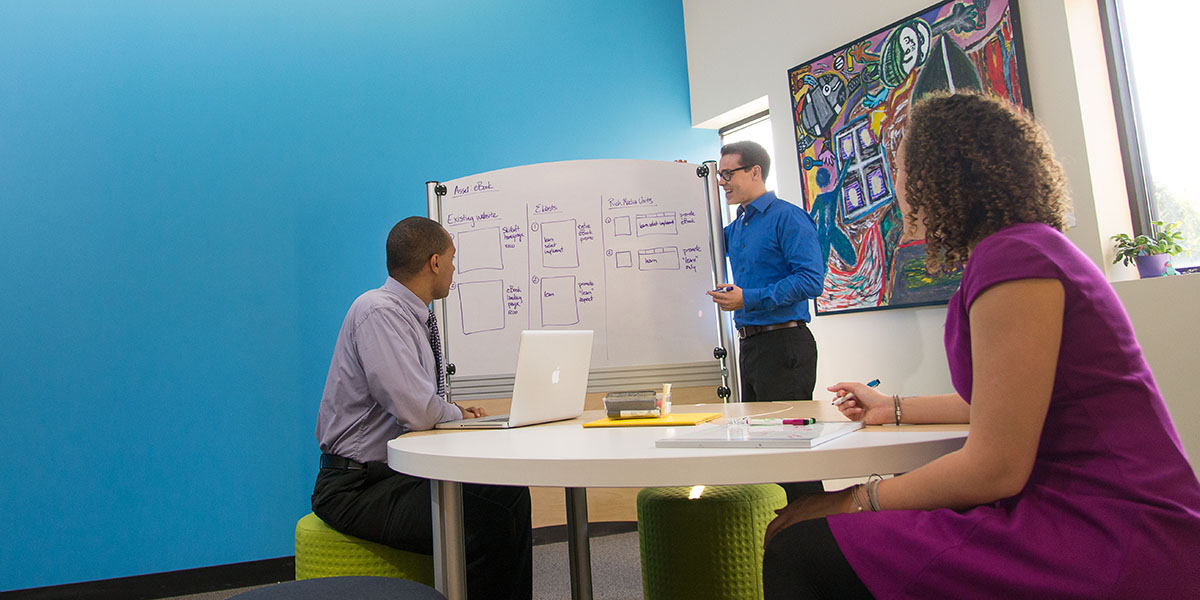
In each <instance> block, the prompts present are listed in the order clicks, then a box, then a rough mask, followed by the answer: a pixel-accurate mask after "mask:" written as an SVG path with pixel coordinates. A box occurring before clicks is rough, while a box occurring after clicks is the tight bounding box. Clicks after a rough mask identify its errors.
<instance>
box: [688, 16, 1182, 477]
mask: <svg viewBox="0 0 1200 600" xmlns="http://www.w3.org/2000/svg"><path fill="white" fill-rule="evenodd" d="M931 4H933V0H888V1H883V0H841V1H840V2H838V3H836V4H834V3H828V2H818V1H816V0H794V1H787V0H750V1H746V2H740V3H738V4H737V7H736V10H735V9H733V8H732V6H731V5H730V4H729V3H727V2H720V1H718V0H684V3H683V7H684V24H685V29H686V35H687V54H688V77H689V82H690V86H691V102H692V123H693V125H696V126H699V127H721V126H723V125H726V124H728V123H729V122H731V121H732V120H733V118H735V117H736V116H737V115H739V114H742V113H745V112H747V111H748V110H750V109H751V108H754V107H760V106H762V104H763V103H764V101H763V98H764V97H765V98H766V102H765V103H766V104H767V105H768V106H769V107H770V111H771V115H772V117H771V122H772V128H773V133H774V137H775V160H776V163H777V166H776V169H777V173H778V181H779V195H780V196H781V197H783V198H791V199H798V198H800V197H801V191H800V190H801V188H800V180H799V176H798V174H799V166H798V165H797V162H796V160H797V159H796V152H795V149H794V140H795V135H794V133H793V131H792V119H791V99H790V92H789V89H788V81H787V71H788V69H790V68H792V67H794V66H796V65H798V64H800V63H802V62H805V61H807V60H810V59H812V58H814V57H816V56H819V55H821V54H823V53H825V52H827V51H829V50H831V49H833V48H836V47H837V46H839V45H841V44H844V43H845V42H847V41H850V40H853V39H856V38H858V37H860V36H862V35H864V34H867V33H870V32H872V31H874V30H876V29H878V28H880V27H883V26H885V25H887V24H889V23H892V22H894V21H896V20H898V19H901V18H903V17H905V16H908V15H910V14H912V13H915V12H917V11H919V10H921V9H924V8H926V7H928V6H929V5H931ZM1019 8H1020V21H1021V29H1022V33H1023V36H1024V48H1025V59H1026V64H1027V66H1028V69H1029V83H1030V88H1031V93H1032V100H1033V108H1034V112H1035V114H1036V116H1037V118H1038V120H1039V121H1041V122H1042V124H1043V126H1044V127H1045V128H1046V130H1047V133H1049V134H1050V137H1051V139H1052V140H1053V143H1054V147H1055V150H1056V152H1057V154H1058V157H1059V159H1060V160H1061V161H1062V163H1063V167H1064V170H1065V172H1066V175H1067V179H1068V182H1069V184H1070V187H1071V194H1072V197H1073V198H1074V203H1075V219H1076V226H1075V227H1074V228H1072V229H1071V230H1070V231H1069V232H1068V236H1069V237H1070V238H1071V240H1072V241H1073V242H1074V243H1075V244H1076V245H1077V246H1079V248H1080V249H1081V250H1083V252H1084V253H1086V254H1087V255H1088V256H1089V257H1090V258H1092V260H1093V261H1095V262H1096V263H1097V264H1098V265H1099V266H1101V268H1103V269H1105V270H1106V271H1107V272H1108V274H1109V276H1110V278H1112V279H1114V280H1126V279H1130V278H1131V277H1132V275H1131V274H1130V271H1129V269H1127V268H1125V267H1113V266H1112V265H1111V262H1112V261H1111V257H1112V248H1111V244H1110V243H1109V241H1108V238H1109V237H1110V236H1111V235H1113V234H1115V233H1118V232H1122V231H1128V230H1129V228H1130V218H1129V211H1128V203H1127V201H1126V198H1125V191H1124V190H1125V187H1124V179H1123V176H1122V169H1121V162H1120V154H1119V152H1118V149H1117V136H1116V125H1115V120H1114V119H1113V109H1112V99H1111V96H1110V93H1109V88H1108V76H1107V71H1106V67H1105V63H1104V49H1103V44H1102V38H1101V34H1100V28H1099V22H1100V21H1099V16H1098V14H1097V8H1096V2H1095V0H1036V1H1029V0H1026V1H1024V2H1021V3H1020V5H1019ZM1197 292H1200V277H1174V278H1169V279H1165V280H1159V281H1123V282H1121V283H1120V284H1119V285H1118V293H1119V294H1120V296H1121V298H1122V301H1123V302H1125V304H1126V309H1127V310H1128V311H1129V313H1130V316H1131V318H1132V319H1133V322H1134V326H1135V328H1136V329H1137V331H1138V333H1139V338H1140V340H1141V342H1142V345H1143V347H1144V348H1145V351H1146V355H1147V358H1148V359H1149V360H1150V364H1151V366H1152V367H1153V368H1154V369H1155V374H1156V377H1157V378H1158V381H1159V385H1160V387H1161V388H1162V389H1163V392H1164V395H1166V396H1167V399H1168V404H1169V405H1170V406H1171V410H1172V414H1173V415H1174V418H1175V420H1176V426H1177V427H1178V428H1179V430H1180V433H1181V437H1183V438H1184V443H1185V445H1186V446H1188V447H1190V448H1191V449H1192V450H1193V452H1192V453H1193V454H1200V426H1197V425H1195V424H1194V423H1195V421H1196V418H1195V417H1197V416H1198V413H1200V411H1197V410H1196V408H1194V406H1193V404H1194V403H1193V402H1192V401H1191V398H1189V397H1187V394H1188V392H1189V390H1188V386H1187V383H1188V379H1189V376H1190V373H1189V372H1188V369H1189V368H1190V365H1189V364H1185V363H1189V362H1191V360H1192V356H1193V355H1194V349H1195V345H1196V344H1195V340H1196V339H1198V335H1197V334H1198V333H1200V332H1198V331H1197V329H1196V328H1197V327H1200V326H1198V325H1196V324H1184V323H1183V322H1184V321H1185V320H1187V319H1188V317H1189V315H1188V314H1187V313H1185V310H1186V309H1185V306H1184V304H1190V303H1191V302H1192V301H1193V299H1195V298H1197ZM1164 298H1170V299H1175V302H1174V305H1173V306H1172V305H1171V304H1169V303H1167V302H1164V301H1163V299H1164ZM1180 299H1185V301H1184V302H1181V301H1180ZM944 318H945V308H918V309H895V310H887V311H879V312H867V313H854V314H846V315H836V316H822V317H819V318H817V319H815V320H814V322H813V326H812V330H813V334H814V335H815V336H816V338H817V344H818V351H819V354H820V358H819V360H818V369H817V383H818V387H823V386H825V385H829V384H831V383H834V382H836V381H837V380H839V379H850V378H852V379H860V380H865V379H871V378H873V377H879V378H880V379H881V380H883V383H884V385H883V388H884V389H885V390H887V391H889V392H899V393H903V394H918V393H927V392H942V391H950V381H949V374H948V371H947V367H946V359H945V355H944V353H943V348H942V332H943V328H942V320H943V319H944ZM1189 323H1190V322H1189ZM1180 326H1182V327H1184V328H1185V329H1184V330H1183V331H1180V330H1179V329H1178V327H1180Z"/></svg>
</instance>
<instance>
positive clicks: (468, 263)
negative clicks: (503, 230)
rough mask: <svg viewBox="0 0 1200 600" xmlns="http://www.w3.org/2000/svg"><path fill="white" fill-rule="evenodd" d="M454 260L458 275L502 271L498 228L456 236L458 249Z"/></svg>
mask: <svg viewBox="0 0 1200 600" xmlns="http://www.w3.org/2000/svg"><path fill="white" fill-rule="evenodd" d="M454 258H455V259H456V262H458V272H459V273H466V272H467V271H474V270H476V269H503V268H504V255H503V254H502V253H501V252H500V228H499V227H488V228H486V229H479V230H472V231H464V232H462V233H460V234H458V248H457V251H456V252H455V256H454Z"/></svg>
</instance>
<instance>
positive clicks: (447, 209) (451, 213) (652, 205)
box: [438, 160, 720, 382]
mask: <svg viewBox="0 0 1200 600" xmlns="http://www.w3.org/2000/svg"><path fill="white" fill-rule="evenodd" d="M443 185H444V186H445V194H444V195H443V196H440V197H439V200H440V207H439V209H438V220H439V221H440V222H441V223H442V225H443V226H445V227H446V229H447V231H449V232H450V234H451V236H452V237H453V240H454V244H455V248H456V253H455V258H454V262H455V275H454V283H453V284H452V286H451V289H450V295H449V296H448V297H447V298H446V299H445V300H444V315H445V316H444V322H445V324H444V326H443V335H444V337H445V339H446V356H447V361H448V362H450V363H453V364H454V365H455V368H456V369H457V371H456V374H455V376H454V378H453V380H452V381H455V382H458V381H461V380H463V379H468V380H469V379H470V378H472V377H480V376H507V377H510V378H511V376H512V374H513V372H514V370H515V368H516V349H517V346H518V343H519V340H520V332H521V331H522V330H524V329H591V330H593V331H595V332H596V333H595V337H594V341H593V344H594V345H593V348H592V368H593V373H595V372H596V371H598V370H599V371H604V370H606V369H609V370H611V369H617V370H620V369H621V368H625V367H649V366H662V365H685V364H691V365H692V366H693V367H694V366H696V365H695V363H706V364H705V365H703V366H704V367H705V371H706V372H708V373H711V374H714V375H715V377H716V379H714V380H713V381H714V382H719V368H720V363H719V362H718V361H717V360H716V359H714V357H713V348H714V346H715V345H717V344H718V342H719V335H718V330H717V321H716V319H717V310H716V305H715V304H713V302H712V299H711V298H710V297H709V296H707V295H705V293H704V292H705V291H706V290H708V289H710V288H711V286H712V285H713V271H712V258H711V252H710V242H711V233H710V231H711V230H710V228H709V224H708V210H707V208H706V194H705V183H704V179H702V178H700V177H698V176H697V174H696V166H695V165H689V164H685V163H674V162H660V161H640V160H579V161H564V162H553V163H542V164H535V165H526V166H520V167H513V168H509V169H501V170H498V171H490V172H487V173H481V174H478V175H471V176H468V177H462V178H459V179H455V180H453V181H447V182H443ZM659 381H670V379H659Z"/></svg>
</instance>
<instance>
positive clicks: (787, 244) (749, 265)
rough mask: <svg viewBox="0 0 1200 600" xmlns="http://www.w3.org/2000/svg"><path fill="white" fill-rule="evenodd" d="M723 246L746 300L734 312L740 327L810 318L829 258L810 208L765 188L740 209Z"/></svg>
mask: <svg viewBox="0 0 1200 600" xmlns="http://www.w3.org/2000/svg"><path fill="white" fill-rule="evenodd" d="M725 249H726V251H727V252H728V253H729V263H730V265H731V266H732V267H733V282H734V283H736V284H737V285H738V286H739V287H741V288H742V296H743V298H744V300H745V303H746V305H745V306H744V307H742V308H741V309H739V310H736V311H734V313H733V320H734V322H735V323H736V324H737V326H738V327H744V326H746V325H770V324H773V323H784V322H786V321H793V320H794V321H811V320H812V316H811V315H810V313H809V310H808V300H809V299H810V298H816V297H817V296H820V295H821V291H822V289H823V287H824V284H825V263H824V261H822V260H821V246H820V244H819V243H818V240H817V225H816V223H815V222H814V221H813V218H812V215H809V214H808V211H805V210H804V209H802V208H800V207H799V206H796V205H795V204H792V203H790V202H786V201H783V200H780V199H779V198H777V197H776V196H775V192H767V193H765V194H763V195H762V196H759V197H758V198H756V199H755V200H754V201H753V202H751V203H749V204H746V205H744V206H743V207H741V208H739V209H738V218H737V219H736V220H735V221H734V222H733V223H730V224H729V225H728V226H726V227H725Z"/></svg>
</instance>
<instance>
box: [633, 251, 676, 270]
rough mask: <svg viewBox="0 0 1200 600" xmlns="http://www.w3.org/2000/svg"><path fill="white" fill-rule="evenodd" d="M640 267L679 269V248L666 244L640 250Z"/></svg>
mask: <svg viewBox="0 0 1200 600" xmlns="http://www.w3.org/2000/svg"><path fill="white" fill-rule="evenodd" d="M638 269H639V270H641V271H678V270H679V248H677V247H675V246H665V247H662V248H647V249H645V250H638Z"/></svg>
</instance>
